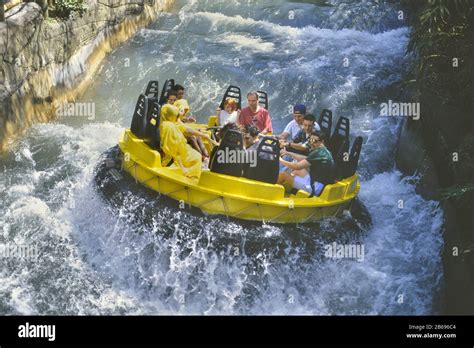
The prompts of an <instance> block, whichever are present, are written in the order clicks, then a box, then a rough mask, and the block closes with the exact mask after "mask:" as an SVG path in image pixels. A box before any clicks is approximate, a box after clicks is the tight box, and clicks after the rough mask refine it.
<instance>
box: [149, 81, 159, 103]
mask: <svg viewBox="0 0 474 348" xmlns="http://www.w3.org/2000/svg"><path fill="white" fill-rule="evenodd" d="M145 95H146V96H147V97H148V99H150V100H153V101H156V102H158V98H159V96H160V83H159V82H158V80H154V81H150V82H148V85H147V86H146V90H145Z"/></svg>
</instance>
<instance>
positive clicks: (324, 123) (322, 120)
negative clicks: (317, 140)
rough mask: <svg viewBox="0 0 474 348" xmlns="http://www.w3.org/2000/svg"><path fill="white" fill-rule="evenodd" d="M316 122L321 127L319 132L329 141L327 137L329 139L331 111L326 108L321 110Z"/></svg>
mask: <svg viewBox="0 0 474 348" xmlns="http://www.w3.org/2000/svg"><path fill="white" fill-rule="evenodd" d="M318 124H319V126H320V127H321V132H322V133H323V135H324V140H325V141H329V139H331V129H332V111H331V110H328V109H324V110H323V111H321V114H320V115H319V121H318Z"/></svg>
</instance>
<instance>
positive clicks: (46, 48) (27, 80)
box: [0, 0, 174, 151]
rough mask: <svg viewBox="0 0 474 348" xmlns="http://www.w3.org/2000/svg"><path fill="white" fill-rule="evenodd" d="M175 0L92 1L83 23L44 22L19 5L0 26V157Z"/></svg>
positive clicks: (34, 10)
mask: <svg viewBox="0 0 474 348" xmlns="http://www.w3.org/2000/svg"><path fill="white" fill-rule="evenodd" d="M173 3H174V0H147V1H144V0H143V1H141V0H92V1H89V2H88V3H87V7H88V9H87V11H86V13H84V14H83V16H82V17H79V16H77V17H75V18H70V19H68V20H66V21H63V20H54V19H49V20H44V19H43V16H42V14H41V10H40V7H39V5H37V4H36V3H32V2H28V3H21V4H19V5H17V6H15V7H13V8H12V9H10V10H9V11H7V13H6V21H5V22H2V23H0V54H1V56H2V58H1V62H0V63H1V65H0V102H1V104H0V105H1V107H0V151H1V150H3V149H5V148H6V147H7V146H8V145H9V144H10V143H11V142H12V141H13V139H14V138H15V137H16V136H17V135H19V134H21V133H22V132H23V131H24V130H26V129H28V127H29V126H31V124H33V123H34V122H45V121H48V120H50V119H51V118H53V117H54V114H55V110H54V106H53V104H55V103H54V102H62V101H64V100H69V101H71V100H74V98H75V97H77V96H78V95H80V94H81V93H82V91H83V90H84V88H85V87H87V85H88V82H90V80H91V77H92V75H93V74H94V72H95V71H96V69H97V68H98V66H99V63H100V62H101V60H102V59H103V58H104V57H105V55H106V54H107V53H108V52H110V51H111V50H112V49H113V48H114V47H116V46H117V45H118V44H120V43H121V42H123V41H125V40H127V39H128V38H130V37H131V36H132V35H133V34H134V33H135V32H136V31H137V30H138V29H139V28H141V27H143V26H146V25H147V24H149V23H150V22H151V21H152V20H153V19H154V18H156V16H157V14H158V13H159V12H161V11H165V10H168V9H170V8H171V6H172V5H173Z"/></svg>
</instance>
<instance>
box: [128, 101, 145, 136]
mask: <svg viewBox="0 0 474 348" xmlns="http://www.w3.org/2000/svg"><path fill="white" fill-rule="evenodd" d="M147 115H148V98H147V97H146V96H145V95H143V94H140V95H139V97H138V100H137V104H136V105H135V111H134V112H133V116H132V125H131V126H130V130H131V131H132V133H133V134H135V135H136V136H137V137H138V138H140V139H143V137H144V136H145V128H146V124H147V119H146V118H147Z"/></svg>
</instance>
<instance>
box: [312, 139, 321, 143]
mask: <svg viewBox="0 0 474 348" xmlns="http://www.w3.org/2000/svg"><path fill="white" fill-rule="evenodd" d="M320 141H321V139H315V138H310V139H309V142H310V143H319V142H320Z"/></svg>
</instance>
